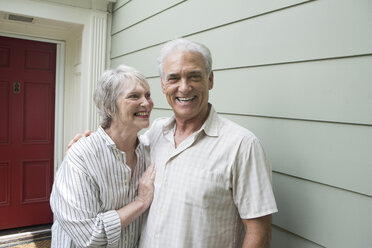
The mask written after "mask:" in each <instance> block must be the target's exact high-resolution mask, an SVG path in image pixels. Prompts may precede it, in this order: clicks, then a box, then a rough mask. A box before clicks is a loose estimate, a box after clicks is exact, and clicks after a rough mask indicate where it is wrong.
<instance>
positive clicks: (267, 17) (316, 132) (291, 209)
mask: <svg viewBox="0 0 372 248" xmlns="http://www.w3.org/2000/svg"><path fill="white" fill-rule="evenodd" d="M371 23H372V2H371V1H369V0H357V1H350V0H328V1H304V0H287V1H262V0H251V1H246V0H234V1H228V2H227V1H222V0H204V1H196V0H184V1H181V0H178V1H177V0H176V1H175V0H173V1H171V0H159V1H145V0H131V1H127V0H119V1H117V3H116V5H115V7H114V12H113V24H112V36H111V39H112V42H111V46H112V48H111V67H116V66H117V65H119V64H122V63H123V64H128V65H131V66H134V67H135V68H137V69H139V70H140V71H142V72H143V73H144V74H145V75H146V76H147V78H148V80H149V83H150V85H151V89H152V96H153V100H154V102H155V108H154V111H153V117H152V118H156V117H159V116H169V115H171V110H170V107H169V105H168V104H167V102H166V100H165V98H164V96H163V95H162V93H161V90H160V80H159V77H158V74H157V64H156V58H157V56H158V53H159V50H160V47H161V45H162V44H163V43H164V42H166V41H168V40H171V39H173V38H177V37H186V38H188V39H191V40H194V41H197V42H201V43H204V44H206V45H207V46H208V47H209V48H210V49H211V52H212V55H213V59H214V65H213V68H214V72H215V85H214V89H213V90H212V91H211V92H210V102H212V103H213V104H214V106H215V108H216V110H217V111H218V112H219V113H220V114H221V115H222V116H224V117H227V118H229V119H231V120H233V121H236V122H237V123H239V124H241V125H242V126H244V127H246V128H248V129H250V130H251V131H253V132H254V133H255V134H256V135H257V136H258V137H259V138H260V139H261V141H262V142H263V144H264V146H265V148H266V150H267V152H268V154H269V156H270V159H271V163H272V166H273V187H274V191H275V196H276V200H277V204H278V207H279V213H276V214H274V215H273V225H272V226H273V238H272V245H271V247H274V248H283V247H286V248H292V247H293V248H298V247H304V248H305V247H306V248H318V247H337V248H340V247H372V235H371V231H370V230H371V229H370V224H371V223H372V211H371V209H372V180H371V178H372V152H371V149H372V82H371V68H372V28H371Z"/></svg>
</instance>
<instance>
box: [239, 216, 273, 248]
mask: <svg viewBox="0 0 372 248" xmlns="http://www.w3.org/2000/svg"><path fill="white" fill-rule="evenodd" d="M242 221H243V224H244V227H245V237H244V242H243V248H269V247H270V241H271V214H270V215H266V216H262V217H259V218H254V219H242Z"/></svg>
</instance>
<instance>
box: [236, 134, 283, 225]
mask: <svg viewBox="0 0 372 248" xmlns="http://www.w3.org/2000/svg"><path fill="white" fill-rule="evenodd" d="M232 174H233V180H232V183H233V185H232V193H233V199H234V203H235V205H236V206H237V209H238V212H239V215H240V217H241V218H242V219H250V218H257V217H261V216H265V215H268V214H272V213H274V212H277V211H278V210H277V206H276V203H275V198H274V194H273V189H272V170H271V165H270V162H269V159H268V157H267V155H266V153H265V151H264V149H263V147H262V145H261V143H260V141H259V140H258V139H257V138H256V137H253V138H252V137H244V138H243V139H242V141H241V144H240V147H239V151H238V155H237V158H236V160H235V164H234V166H233V170H232Z"/></svg>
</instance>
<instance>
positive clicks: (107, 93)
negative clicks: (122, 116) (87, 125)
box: [93, 65, 149, 128]
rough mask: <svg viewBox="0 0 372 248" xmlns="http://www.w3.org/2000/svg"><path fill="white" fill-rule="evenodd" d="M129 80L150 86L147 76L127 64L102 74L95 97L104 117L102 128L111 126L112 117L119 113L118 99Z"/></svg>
mask: <svg viewBox="0 0 372 248" xmlns="http://www.w3.org/2000/svg"><path fill="white" fill-rule="evenodd" d="M127 82H138V83H140V84H141V85H142V86H144V87H147V88H149V84H148V83H147V80H146V77H145V76H144V75H142V74H141V73H140V72H139V71H137V70H135V69H134V68H132V67H129V66H126V65H119V66H118V67H117V68H116V69H115V70H107V71H105V72H104V73H103V74H102V76H101V78H100V80H99V83H98V85H97V89H96V90H95V92H94V97H93V99H94V103H95V104H96V106H97V108H98V113H99V115H100V116H101V118H102V121H101V126H102V128H108V127H110V126H111V121H112V117H113V116H114V115H115V114H116V113H117V106H116V100H117V99H118V97H119V96H120V94H121V93H122V92H123V90H124V87H125V86H126V85H128V84H126V83H127Z"/></svg>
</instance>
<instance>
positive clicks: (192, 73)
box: [187, 70, 202, 75]
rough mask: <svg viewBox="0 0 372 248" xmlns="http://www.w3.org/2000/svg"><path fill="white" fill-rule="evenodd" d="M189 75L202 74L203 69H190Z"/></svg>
mask: <svg viewBox="0 0 372 248" xmlns="http://www.w3.org/2000/svg"><path fill="white" fill-rule="evenodd" d="M187 74H188V75H200V74H202V72H201V71H199V70H195V71H190V72H189V73H187Z"/></svg>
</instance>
